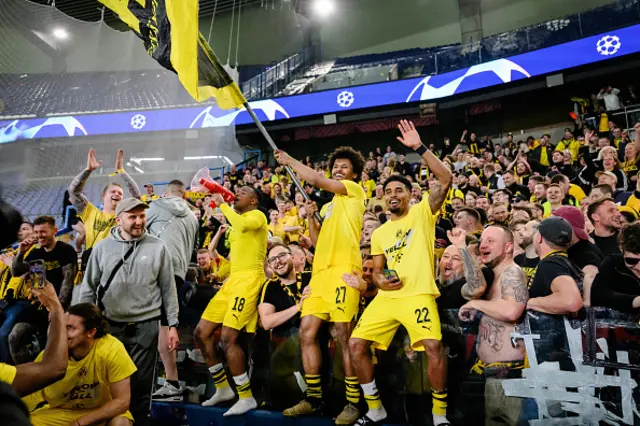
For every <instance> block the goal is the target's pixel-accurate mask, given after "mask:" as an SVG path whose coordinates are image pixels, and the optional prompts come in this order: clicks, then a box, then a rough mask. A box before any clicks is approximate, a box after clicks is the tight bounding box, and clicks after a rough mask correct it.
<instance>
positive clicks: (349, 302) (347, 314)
mask: <svg viewBox="0 0 640 426" xmlns="http://www.w3.org/2000/svg"><path fill="white" fill-rule="evenodd" d="M353 270H354V267H353V266H351V265H342V266H333V267H331V268H327V269H324V270H322V271H319V272H314V273H313V276H312V277H311V282H310V283H309V287H311V296H310V297H309V298H308V299H306V300H305V301H304V302H303V303H302V313H301V316H303V317H305V316H307V315H313V316H315V317H318V318H320V319H321V320H323V321H328V322H351V321H353V320H354V318H355V316H356V314H357V313H358V306H359V303H360V292H359V291H358V290H356V289H354V288H352V287H349V286H348V285H347V283H345V282H344V281H343V279H342V275H344V274H345V273H349V274H351V273H352V272H353Z"/></svg>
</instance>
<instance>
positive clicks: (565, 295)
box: [527, 216, 582, 315]
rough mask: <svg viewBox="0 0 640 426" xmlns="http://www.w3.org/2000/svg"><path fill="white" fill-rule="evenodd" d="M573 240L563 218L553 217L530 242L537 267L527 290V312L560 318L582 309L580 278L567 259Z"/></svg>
mask: <svg viewBox="0 0 640 426" xmlns="http://www.w3.org/2000/svg"><path fill="white" fill-rule="evenodd" d="M572 237H573V231H572V229H571V225H570V224H569V222H567V220H566V219H564V218H561V217H557V216H552V217H549V218H547V219H545V220H543V221H542V222H540V224H539V225H538V227H537V230H536V233H535V234H534V236H533V242H534V244H535V248H536V253H538V256H540V263H539V264H538V268H537V270H536V272H535V275H534V277H533V280H532V283H531V286H530V288H529V294H530V296H531V298H530V299H529V302H528V303H527V309H528V310H531V311H538V312H544V313H547V314H552V315H561V314H570V313H574V312H578V311H579V310H580V309H581V308H582V296H581V294H580V289H579V288H578V284H577V280H580V279H581V278H582V277H581V276H580V275H581V274H579V273H576V270H575V269H576V268H575V267H574V266H573V265H572V264H571V263H570V261H569V259H568V256H567V249H568V248H569V246H570V245H571V238H572Z"/></svg>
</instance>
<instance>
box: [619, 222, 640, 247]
mask: <svg viewBox="0 0 640 426" xmlns="http://www.w3.org/2000/svg"><path fill="white" fill-rule="evenodd" d="M618 241H619V243H620V249H621V250H622V252H628V253H633V254H640V223H638V222H635V223H632V224H631V225H629V226H627V227H626V228H624V229H623V230H622V232H620V236H619V237H618Z"/></svg>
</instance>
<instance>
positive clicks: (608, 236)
mask: <svg viewBox="0 0 640 426" xmlns="http://www.w3.org/2000/svg"><path fill="white" fill-rule="evenodd" d="M587 217H588V218H589V220H590V221H591V223H592V224H593V228H594V230H593V232H592V233H591V235H589V236H590V237H591V238H592V239H593V241H594V242H595V243H596V245H597V246H598V247H599V248H600V251H601V252H602V254H604V255H605V256H606V255H608V254H615V253H620V248H619V246H618V231H619V230H620V228H621V226H622V225H621V222H620V212H619V211H618V206H616V203H615V202H614V201H613V199H612V198H603V199H601V200H598V201H595V202H592V203H591V204H590V205H589V207H588V208H587Z"/></svg>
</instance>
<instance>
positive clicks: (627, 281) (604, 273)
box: [591, 223, 640, 313]
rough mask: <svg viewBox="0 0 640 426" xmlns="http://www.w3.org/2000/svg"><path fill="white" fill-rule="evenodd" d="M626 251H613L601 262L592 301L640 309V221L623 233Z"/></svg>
mask: <svg viewBox="0 0 640 426" xmlns="http://www.w3.org/2000/svg"><path fill="white" fill-rule="evenodd" d="M620 251H621V252H622V254H610V255H609V256H607V257H606V258H605V260H604V262H602V265H600V272H599V273H598V275H597V276H596V278H595V280H594V282H593V288H592V289H591V304H592V305H593V306H605V307H607V308H611V309H615V310H618V311H622V312H629V313H638V312H640V223H633V224H631V225H629V226H627V227H626V228H624V229H623V230H622V231H621V233H620Z"/></svg>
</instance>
